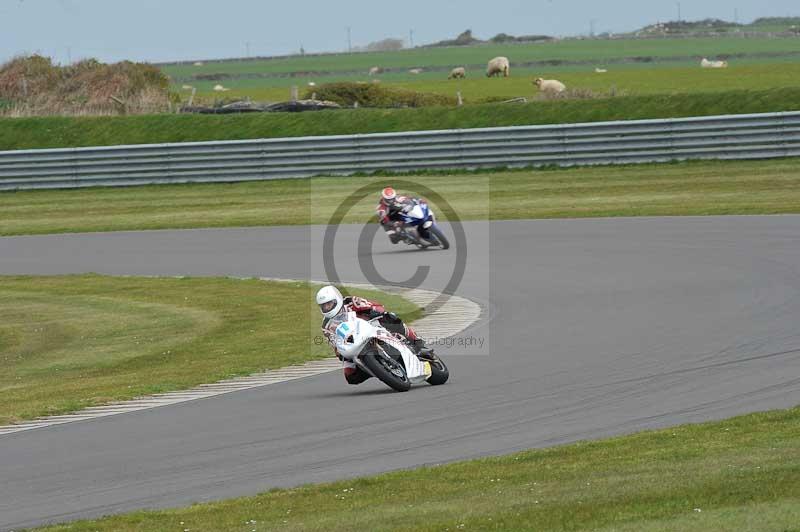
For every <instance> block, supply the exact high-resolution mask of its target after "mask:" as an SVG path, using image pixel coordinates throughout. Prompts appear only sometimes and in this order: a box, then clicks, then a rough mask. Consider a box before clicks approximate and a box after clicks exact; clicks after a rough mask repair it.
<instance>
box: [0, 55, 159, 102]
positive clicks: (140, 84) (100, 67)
mask: <svg viewBox="0 0 800 532" xmlns="http://www.w3.org/2000/svg"><path fill="white" fill-rule="evenodd" d="M0 100H5V101H8V102H10V104H9V105H6V106H5V108H6V112H8V109H13V112H14V113H16V114H22V115H58V114H68V115H72V114H80V115H84V114H114V113H118V112H134V113H136V112H155V111H162V110H165V109H166V107H167V106H168V102H169V79H168V78H167V77H166V76H165V75H164V74H163V73H162V72H161V71H160V70H159V69H157V68H156V67H154V66H151V65H147V64H143V63H132V62H130V61H123V62H121V63H115V64H105V63H101V62H99V61H97V60H96V59H87V60H84V61H80V62H78V63H76V64H74V65H70V66H66V67H61V66H58V65H54V64H53V62H52V60H51V59H50V58H46V57H42V56H38V55H33V56H29V57H18V58H16V59H13V60H11V61H10V62H8V63H6V64H4V65H2V66H0Z"/></svg>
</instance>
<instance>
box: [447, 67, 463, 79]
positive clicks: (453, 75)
mask: <svg viewBox="0 0 800 532" xmlns="http://www.w3.org/2000/svg"><path fill="white" fill-rule="evenodd" d="M466 77H467V69H466V68H464V67H458V68H454V69H453V70H451V71H450V75H449V76H447V79H464V78H466Z"/></svg>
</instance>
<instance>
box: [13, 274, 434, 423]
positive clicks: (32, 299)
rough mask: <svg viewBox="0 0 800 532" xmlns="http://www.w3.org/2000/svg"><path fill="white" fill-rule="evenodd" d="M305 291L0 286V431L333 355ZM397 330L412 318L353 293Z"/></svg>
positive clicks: (51, 280) (266, 286)
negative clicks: (384, 312) (399, 320)
mask: <svg viewBox="0 0 800 532" xmlns="http://www.w3.org/2000/svg"><path fill="white" fill-rule="evenodd" d="M315 290H316V287H314V286H312V285H309V284H306V283H279V282H269V283H268V282H263V281H258V280H234V279H219V278H218V279H200V278H183V279H176V278H164V279H159V278H136V277H103V276H97V275H83V276H57V277H0V301H2V304H0V365H2V368H3V371H2V372H0V425H5V424H9V423H14V422H18V421H22V420H26V419H32V418H36V417H38V416H43V415H54V414H63V413H67V412H72V411H76V410H80V409H82V408H87V407H90V406H96V405H101V404H106V403H109V402H112V401H120V400H126V399H132V398H135V397H140V396H144V395H152V394H155V393H163V392H168V391H174V390H182V389H188V388H192V387H194V386H197V385H199V384H204V383H210V382H215V381H218V380H222V379H228V378H231V377H235V376H239V375H249V374H251V373H256V372H260V371H264V370H266V369H273V368H279V367H284V366H289V365H295V364H302V363H304V362H306V361H308V360H313V359H317V358H323V357H325V356H330V353H329V349H328V348H327V347H326V346H323V345H316V343H315V342H314V341H313V340H312V339H313V338H314V337H315V336H316V335H319V324H320V321H321V318H320V316H319V310H318V309H317V308H316V306H315V304H314V298H313V296H314V291H315ZM358 293H359V294H363V295H365V296H367V297H373V298H375V299H377V300H378V301H381V302H384V303H385V304H386V305H387V307H388V308H392V309H393V310H396V312H398V313H400V314H401V315H405V316H404V317H405V318H406V319H411V320H413V319H415V318H417V317H419V315H420V309H419V308H418V307H416V306H414V305H412V304H410V303H408V302H407V301H405V300H403V299H401V298H399V297H397V296H391V295H387V294H378V293H375V292H369V291H359V292H358Z"/></svg>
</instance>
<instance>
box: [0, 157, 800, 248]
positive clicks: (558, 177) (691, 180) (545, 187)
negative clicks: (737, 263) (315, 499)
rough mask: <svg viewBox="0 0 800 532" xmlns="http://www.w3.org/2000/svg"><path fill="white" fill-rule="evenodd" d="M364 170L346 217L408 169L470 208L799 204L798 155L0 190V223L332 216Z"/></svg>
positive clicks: (3, 229) (524, 211) (709, 209)
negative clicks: (371, 186)
mask: <svg viewBox="0 0 800 532" xmlns="http://www.w3.org/2000/svg"><path fill="white" fill-rule="evenodd" d="M367 179H374V182H375V195H374V196H370V197H369V198H368V199H365V200H362V201H361V202H359V203H358V204H357V205H356V206H355V208H353V209H352V210H351V211H350V212H349V214H348V215H347V217H345V219H344V222H345V223H357V222H362V223H363V222H365V221H367V220H369V219H370V217H371V216H372V213H373V212H374V211H373V209H374V206H375V203H376V198H377V195H378V192H379V191H380V189H381V188H382V186H383V185H384V184H395V185H397V186H398V187H400V185H399V184H398V182H400V181H401V180H404V181H418V182H420V183H423V184H425V185H426V186H428V187H430V188H432V189H433V190H435V191H437V192H439V193H440V194H441V195H443V196H444V197H445V198H446V199H447V201H448V202H449V203H450V204H451V205H452V206H453V208H454V210H455V211H456V213H457V214H458V215H459V217H460V218H461V219H464V220H470V219H486V218H487V217H489V218H490V219H493V220H508V219H527V218H567V217H570V218H575V217H593V216H594V217H598V216H669V215H723V214H779V213H800V165H798V164H797V160H796V159H784V160H771V161H736V162H723V161H711V162H691V163H674V164H654V165H634V166H602V167H586V168H574V169H544V170H521V171H511V172H508V171H503V172H496V173H486V172H483V173H466V174H464V173H461V174H430V175H419V176H402V177H375V178H364V177H349V178H338V177H337V178H319V179H313V180H308V179H296V180H294V179H289V180H279V181H261V182H253V183H238V184H210V185H161V186H150V187H133V188H95V189H83V190H57V191H24V192H12V193H0V202H2V205H3V209H2V210H0V235H22V234H44V233H60V232H84V231H120V230H142V229H166V228H193V227H237V226H262V225H303V224H309V223H314V224H325V223H328V222H329V220H330V219H331V216H332V215H333V212H334V210H335V209H336V207H337V206H338V205H339V204H340V203H342V201H344V199H345V198H346V197H347V196H348V195H349V194H350V193H351V192H352V191H354V190H356V189H358V188H360V187H361V186H364V185H366V184H367V183H369V181H367ZM312 188H313V190H314V209H313V210H312V209H311V203H310V198H311V195H310V191H311V190H312ZM400 188H401V189H402V190H403V191H408V192H412V193H413V188H410V187H405V186H404V187H400ZM487 200H488V201H487ZM487 207H488V212H487ZM437 214H440V215H443V213H442V212H441V209H438V210H437Z"/></svg>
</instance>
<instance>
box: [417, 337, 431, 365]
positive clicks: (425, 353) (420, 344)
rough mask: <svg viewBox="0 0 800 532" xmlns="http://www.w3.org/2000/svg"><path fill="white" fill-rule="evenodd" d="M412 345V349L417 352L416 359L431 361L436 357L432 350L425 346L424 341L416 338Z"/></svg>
mask: <svg viewBox="0 0 800 532" xmlns="http://www.w3.org/2000/svg"><path fill="white" fill-rule="evenodd" d="M413 344H414V349H415V350H416V351H417V356H418V357H421V358H424V359H427V360H433V359H434V358H435V357H436V354H435V353H434V352H433V348H432V347H428V346H427V345H425V340H423V339H421V338H417V339H416V340H414V342H413Z"/></svg>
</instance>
